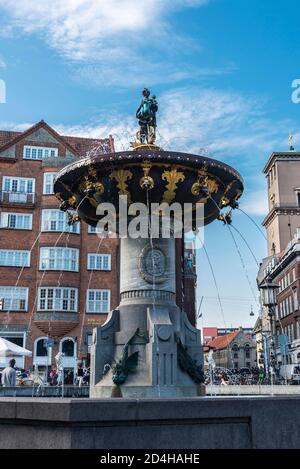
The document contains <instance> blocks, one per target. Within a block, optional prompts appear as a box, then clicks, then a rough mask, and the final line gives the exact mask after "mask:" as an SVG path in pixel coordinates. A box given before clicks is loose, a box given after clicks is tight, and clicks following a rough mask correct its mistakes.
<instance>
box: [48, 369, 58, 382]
mask: <svg viewBox="0 0 300 469" xmlns="http://www.w3.org/2000/svg"><path fill="white" fill-rule="evenodd" d="M50 386H57V371H56V368H54V367H53V368H52V370H51V371H50Z"/></svg>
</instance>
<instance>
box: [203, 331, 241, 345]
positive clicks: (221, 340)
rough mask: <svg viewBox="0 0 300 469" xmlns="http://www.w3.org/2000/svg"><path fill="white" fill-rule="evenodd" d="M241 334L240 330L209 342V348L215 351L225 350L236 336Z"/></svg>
mask: <svg viewBox="0 0 300 469" xmlns="http://www.w3.org/2000/svg"><path fill="white" fill-rule="evenodd" d="M240 332H241V330H240V329H237V330H236V331H233V332H230V334H225V335H222V336H220V337H216V338H215V339H212V340H210V341H209V342H208V344H207V345H208V346H209V347H210V348H214V349H224V348H227V347H228V345H229V344H230V343H231V342H232V341H233V340H234V339H235V338H236V336H237V335H238V334H239V333H240Z"/></svg>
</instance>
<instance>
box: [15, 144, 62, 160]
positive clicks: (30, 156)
mask: <svg viewBox="0 0 300 469" xmlns="http://www.w3.org/2000/svg"><path fill="white" fill-rule="evenodd" d="M57 156H58V148H52V147H35V146H31V145H25V146H24V149H23V158H24V159H25V160H43V159H45V158H51V157H57Z"/></svg>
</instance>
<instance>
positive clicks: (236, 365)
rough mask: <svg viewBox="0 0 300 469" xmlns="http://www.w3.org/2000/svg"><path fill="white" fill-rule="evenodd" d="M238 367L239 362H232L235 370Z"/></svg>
mask: <svg viewBox="0 0 300 469" xmlns="http://www.w3.org/2000/svg"><path fill="white" fill-rule="evenodd" d="M238 367H239V364H238V363H237V362H235V363H234V368H235V369H236V370H237V369H238Z"/></svg>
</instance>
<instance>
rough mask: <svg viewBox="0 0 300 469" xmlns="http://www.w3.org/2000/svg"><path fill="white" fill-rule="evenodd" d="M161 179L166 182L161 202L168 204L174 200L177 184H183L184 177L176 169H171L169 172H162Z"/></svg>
mask: <svg viewBox="0 0 300 469" xmlns="http://www.w3.org/2000/svg"><path fill="white" fill-rule="evenodd" d="M161 178H162V179H163V180H165V181H168V184H167V185H166V188H167V190H166V191H165V193H164V195H163V200H162V201H163V202H167V204H170V203H171V202H172V201H173V200H174V199H175V196H176V189H177V184H178V182H183V181H184V180H185V175H184V174H183V172H182V171H177V168H172V169H171V170H170V171H164V172H163V173H162V176H161Z"/></svg>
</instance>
